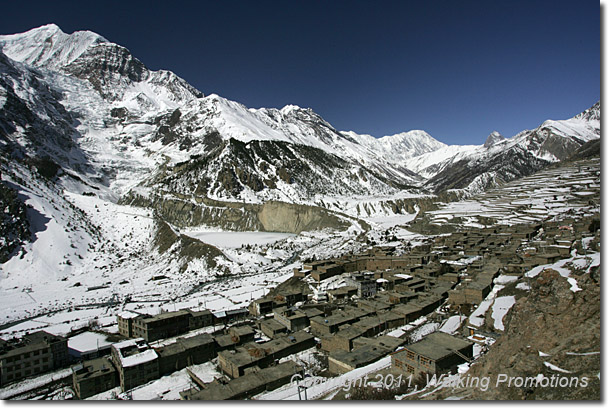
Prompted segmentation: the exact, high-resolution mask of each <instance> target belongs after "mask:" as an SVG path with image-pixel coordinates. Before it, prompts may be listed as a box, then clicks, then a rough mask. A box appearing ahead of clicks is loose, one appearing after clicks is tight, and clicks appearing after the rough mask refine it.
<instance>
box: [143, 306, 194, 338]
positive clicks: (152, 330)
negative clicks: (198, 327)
mask: <svg viewBox="0 0 610 410" xmlns="http://www.w3.org/2000/svg"><path fill="white" fill-rule="evenodd" d="M190 318H191V313H190V312H188V311H186V310H179V311H176V312H166V313H161V314H159V315H155V316H147V315H140V316H138V317H136V318H134V319H133V323H132V332H133V337H136V338H142V339H144V340H146V341H147V342H152V341H154V340H159V339H166V338H168V337H172V336H178V335H180V334H182V333H185V332H187V331H188V330H189V320H190Z"/></svg>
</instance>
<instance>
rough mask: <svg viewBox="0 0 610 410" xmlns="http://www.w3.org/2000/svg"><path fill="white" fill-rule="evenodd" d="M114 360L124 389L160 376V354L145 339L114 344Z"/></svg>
mask: <svg viewBox="0 0 610 410" xmlns="http://www.w3.org/2000/svg"><path fill="white" fill-rule="evenodd" d="M112 361H113V363H114V365H115V366H116V369H117V371H118V372H119V382H120V386H121V390H122V391H127V390H130V389H133V388H134V387H137V386H139V385H141V384H144V383H147V382H149V381H151V380H155V379H157V378H158V377H159V356H158V355H157V352H155V351H154V350H153V349H151V348H150V347H149V346H148V344H147V343H146V342H145V341H144V339H130V340H125V341H123V342H119V343H115V344H113V345H112Z"/></svg>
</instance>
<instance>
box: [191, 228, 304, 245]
mask: <svg viewBox="0 0 610 410" xmlns="http://www.w3.org/2000/svg"><path fill="white" fill-rule="evenodd" d="M182 233H184V234H185V235H187V236H190V237H191V238H195V239H199V240H200V241H201V242H204V243H207V244H210V245H214V246H218V247H221V248H240V247H242V246H244V245H266V244H269V243H274V242H277V241H281V240H282V239H286V238H292V237H295V236H296V235H295V234H292V233H283V232H227V231H221V232H210V231H185V232H182Z"/></svg>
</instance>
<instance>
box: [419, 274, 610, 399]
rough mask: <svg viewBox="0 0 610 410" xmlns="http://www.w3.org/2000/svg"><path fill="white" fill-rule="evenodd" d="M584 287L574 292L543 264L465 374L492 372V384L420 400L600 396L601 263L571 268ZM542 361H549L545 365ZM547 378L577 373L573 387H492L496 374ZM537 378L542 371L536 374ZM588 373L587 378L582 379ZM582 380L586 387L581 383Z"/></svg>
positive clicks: (448, 390) (487, 374)
mask: <svg viewBox="0 0 610 410" xmlns="http://www.w3.org/2000/svg"><path fill="white" fill-rule="evenodd" d="M573 276H574V277H575V278H576V279H577V281H578V286H579V287H580V288H582V290H580V291H577V292H573V291H572V290H570V284H569V283H568V282H567V281H566V279H565V278H563V277H562V276H560V275H559V273H558V272H557V271H555V270H552V269H547V270H545V271H543V272H542V273H540V274H539V275H538V276H537V277H536V278H533V279H531V281H530V286H531V291H530V292H529V294H528V295H527V296H526V297H522V298H521V299H519V300H518V301H517V303H516V304H515V305H514V306H513V308H512V309H511V311H510V312H509V313H508V315H507V316H506V317H505V318H504V323H505V326H506V331H505V333H504V334H503V335H502V336H501V337H500V338H499V339H498V340H497V341H496V343H495V344H494V345H492V347H491V349H490V351H489V353H487V354H486V355H485V356H484V357H483V358H482V359H481V360H480V361H479V362H477V363H476V364H474V365H473V366H472V367H471V369H470V370H469V372H468V373H466V374H465V375H463V377H464V378H466V377H468V376H469V377H471V378H472V377H490V380H491V381H492V383H491V385H490V387H489V388H488V389H487V390H486V391H483V390H482V389H480V388H476V387H474V388H462V387H457V388H455V389H454V388H443V389H440V390H439V391H438V393H435V394H432V395H429V396H426V397H422V398H424V399H432V400H434V399H445V398H447V397H450V396H453V397H461V398H463V399H467V400H599V399H600V398H601V395H600V379H599V375H600V371H601V363H600V354H599V352H600V350H601V346H600V323H601V322H600V306H601V305H600V284H599V267H597V268H593V269H591V270H590V271H589V272H587V271H586V270H578V269H575V270H574V271H573ZM545 362H546V363H547V364H546V365H545ZM500 373H502V374H505V375H506V376H507V377H509V378H510V377H537V376H538V375H542V376H544V377H546V378H547V379H549V380H555V379H558V378H560V377H564V378H569V379H571V378H578V379H579V384H578V386H576V387H574V384H573V385H572V387H561V386H556V387H551V384H549V385H548V386H547V387H543V386H528V387H525V386H522V387H515V386H514V385H511V386H510V387H509V386H508V383H500V384H499V385H498V386H496V381H497V380H498V379H497V377H498V374H500ZM538 377H540V376H538ZM584 378H586V379H584ZM583 380H586V383H585V384H586V386H585V385H584V384H583Z"/></svg>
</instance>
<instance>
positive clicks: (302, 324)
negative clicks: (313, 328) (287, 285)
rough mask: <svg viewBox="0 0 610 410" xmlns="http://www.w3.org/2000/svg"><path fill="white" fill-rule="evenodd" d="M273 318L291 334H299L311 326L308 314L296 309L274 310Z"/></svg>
mask: <svg viewBox="0 0 610 410" xmlns="http://www.w3.org/2000/svg"><path fill="white" fill-rule="evenodd" d="M318 312H319V311H318ZM320 314H322V312H320ZM273 318H274V319H275V320H277V321H278V322H279V323H281V324H282V325H283V326H284V327H286V329H288V330H290V331H291V332H297V331H299V330H302V329H305V328H306V327H307V326H309V317H308V316H307V314H306V313H304V312H302V311H301V310H299V309H295V308H289V309H287V308H283V309H274V310H273Z"/></svg>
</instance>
